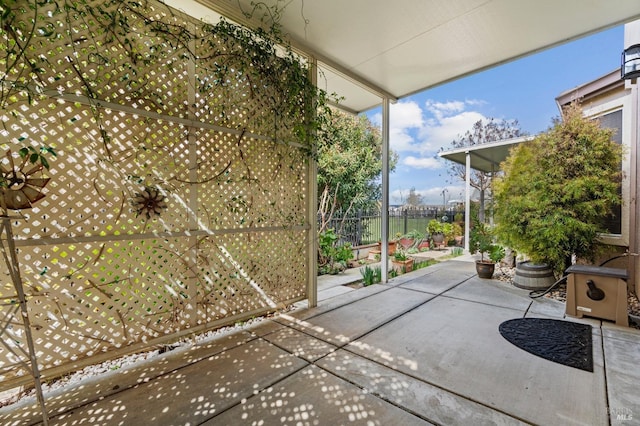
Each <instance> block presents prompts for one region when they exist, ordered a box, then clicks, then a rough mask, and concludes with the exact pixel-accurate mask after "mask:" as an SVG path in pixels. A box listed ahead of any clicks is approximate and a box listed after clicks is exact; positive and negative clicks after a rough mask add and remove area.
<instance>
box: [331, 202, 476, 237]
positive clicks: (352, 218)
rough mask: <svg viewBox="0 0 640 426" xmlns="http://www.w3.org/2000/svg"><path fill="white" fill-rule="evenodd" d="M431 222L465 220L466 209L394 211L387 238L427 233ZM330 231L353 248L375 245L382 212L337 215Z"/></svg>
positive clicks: (364, 211) (369, 211)
mask: <svg viewBox="0 0 640 426" xmlns="http://www.w3.org/2000/svg"><path fill="white" fill-rule="evenodd" d="M432 219H438V220H440V221H447V222H450V223H451V222H454V221H464V210H451V209H446V210H445V209H443V208H437V207H424V208H414V209H400V208H391V209H389V235H388V237H389V238H390V239H392V238H395V236H396V235H398V234H401V235H404V234H407V233H408V232H411V231H413V230H415V231H418V232H420V233H421V234H425V233H426V229H427V223H429V221H430V220H432ZM329 228H333V229H335V230H336V232H337V233H338V234H339V235H340V239H341V240H342V241H344V242H348V243H351V244H352V245H354V246H359V245H363V244H370V243H375V242H378V241H380V240H381V239H382V216H381V214H380V210H379V209H372V210H360V211H357V212H354V213H353V214H351V215H348V216H346V217H343V215H342V214H340V213H337V214H335V215H334V219H332V220H331V221H330V222H329Z"/></svg>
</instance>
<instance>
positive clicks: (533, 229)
mask: <svg viewBox="0 0 640 426" xmlns="http://www.w3.org/2000/svg"><path fill="white" fill-rule="evenodd" d="M611 136H612V130H610V129H602V128H600V127H599V125H598V123H597V121H593V120H589V119H586V118H584V117H583V116H582V111H581V110H580V108H579V107H578V106H576V105H572V106H571V107H569V108H568V109H567V110H565V111H564V120H563V121H560V120H555V123H554V125H553V126H552V127H551V128H550V129H549V130H548V131H547V132H545V133H543V134H541V135H539V136H538V137H536V138H535V139H534V140H533V141H531V142H529V143H524V144H521V145H520V146H518V147H517V148H515V149H514V151H513V152H512V153H511V155H510V157H509V158H508V159H507V160H506V161H505V163H504V164H503V170H504V176H503V177H501V178H498V179H496V181H495V184H494V196H495V200H496V212H495V217H496V221H497V233H498V236H499V237H500V239H501V240H502V241H503V242H504V243H506V244H507V245H508V246H510V247H511V248H513V249H516V250H518V251H520V252H523V253H525V254H527V255H528V256H529V257H530V258H531V260H532V261H534V262H539V263H542V262H544V263H548V264H549V265H550V266H551V267H553V269H554V270H555V271H556V273H557V274H561V273H562V272H563V271H564V270H565V269H566V267H567V266H568V265H569V262H570V259H571V256H572V255H576V256H578V257H580V258H584V259H591V260H593V258H594V256H595V255H596V254H597V251H596V248H597V247H598V246H599V244H598V243H597V236H598V234H599V233H601V232H606V231H607V230H606V229H603V228H602V223H603V219H604V218H605V217H606V216H607V215H608V214H610V213H611V211H612V209H613V207H615V206H617V205H619V204H620V203H621V197H620V193H619V184H620V178H621V172H620V162H621V158H622V148H621V146H620V145H618V144H616V143H615V142H613V141H612V140H611Z"/></svg>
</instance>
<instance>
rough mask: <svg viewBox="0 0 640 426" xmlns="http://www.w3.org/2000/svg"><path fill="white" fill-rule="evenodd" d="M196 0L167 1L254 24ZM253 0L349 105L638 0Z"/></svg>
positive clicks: (400, 92) (627, 16)
mask: <svg viewBox="0 0 640 426" xmlns="http://www.w3.org/2000/svg"><path fill="white" fill-rule="evenodd" d="M197 2H198V3H200V4H201V5H204V6H206V8H203V7H202V6H201V5H199V4H197V3H195V2H194V0H170V1H167V3H168V4H170V5H172V6H173V7H175V8H177V9H182V10H185V11H186V12H188V13H191V14H192V15H194V16H197V15H198V14H200V15H201V16H200V17H204V18H207V17H208V18H211V19H217V15H216V14H221V15H224V16H226V17H227V18H228V19H230V20H234V21H236V22H238V23H241V24H244V25H248V26H250V27H257V26H260V25H261V22H260V18H262V17H263V15H264V11H263V12H259V13H254V14H253V18H247V16H246V15H245V14H244V13H243V12H250V11H251V10H253V7H252V6H251V3H252V1H251V0H197ZM254 3H255V2H254ZM262 3H264V4H267V5H271V6H272V5H278V7H280V8H281V9H283V10H282V11H281V12H282V14H281V17H280V20H279V23H280V24H281V25H282V32H283V34H285V35H286V36H287V38H288V39H290V40H291V42H292V45H293V46H294V47H295V48H297V49H299V50H300V51H302V52H305V53H307V54H308V55H311V56H313V57H315V58H316V59H317V61H318V68H319V76H318V85H319V86H320V87H322V88H324V89H326V90H327V92H328V93H337V94H338V95H340V96H342V97H344V100H342V101H341V102H340V105H341V106H342V107H343V108H345V109H347V110H350V111H353V112H362V111H366V110H368V109H370V108H372V107H375V106H378V105H380V103H381V98H384V97H387V98H389V99H390V100H391V101H394V100H396V99H399V98H402V97H405V96H408V95H410V94H413V93H416V92H419V91H422V90H424V89H427V88H430V87H434V86H437V85H439V84H442V83H444V82H447V81H450V80H454V79H457V78H460V77H463V76H466V75H469V74H472V73H475V72H477V71H480V70H483V69H486V68H489V67H492V66H495V65H498V64H501V63H504V62H507V61H511V60H513V59H516V58H519V57H522V56H525V55H528V54H531V53H534V52H537V51H540V50H543V49H546V48H548V47H552V46H555V45H558V44H562V43H565V42H567V41H570V40H573V39H576V38H579V37H582V36H585V35H588V34H592V33H594V32H597V31H600V30H603V29H606V28H610V27H613V26H616V25H620V24H623V23H626V22H630V21H632V20H635V19H637V18H640V3H638V0H616V1H611V0H590V1H585V0H561V1H557V0H538V1H529V0H452V1H442V0H399V1H389V0H348V1H345V0H306V1H304V0H289V1H286V2H283V1H277V0H266V1H264V2H262ZM198 8H199V9H198ZM207 9H208V10H207ZM213 12H215V13H213ZM622 49H623V45H622V40H621V41H620V51H622Z"/></svg>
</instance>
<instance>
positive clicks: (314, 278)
mask: <svg viewBox="0 0 640 426" xmlns="http://www.w3.org/2000/svg"><path fill="white" fill-rule="evenodd" d="M309 78H310V79H311V81H312V83H313V85H314V86H316V85H317V81H318V61H317V60H316V58H313V57H310V58H309ZM314 103H315V100H314ZM312 138H313V139H314V141H313V147H312V151H313V152H314V154H315V152H316V150H317V142H316V141H315V135H313V136H312ZM315 158H316V156H315V155H312V156H311V158H309V168H308V173H307V174H308V179H309V181H308V183H307V196H308V198H307V199H308V202H307V210H308V212H307V223H308V224H309V229H308V231H307V250H308V252H307V301H308V303H309V307H310V308H313V307H315V306H317V305H318V238H317V237H318V164H317V162H316V159H315Z"/></svg>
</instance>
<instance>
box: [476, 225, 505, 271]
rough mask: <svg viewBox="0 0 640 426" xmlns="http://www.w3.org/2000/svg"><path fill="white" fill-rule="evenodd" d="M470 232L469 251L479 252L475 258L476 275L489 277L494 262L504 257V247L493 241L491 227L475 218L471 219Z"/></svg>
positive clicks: (493, 269)
mask: <svg viewBox="0 0 640 426" xmlns="http://www.w3.org/2000/svg"><path fill="white" fill-rule="evenodd" d="M470 234H471V235H470V236H469V251H470V252H471V253H472V254H475V253H480V260H476V272H477V273H478V277H480V278H491V277H492V276H493V273H494V271H495V267H496V263H498V262H500V261H501V260H502V259H503V258H504V254H505V251H504V247H502V246H500V245H498V244H495V243H494V241H493V232H492V231H491V228H489V226H487V224H486V223H483V222H480V221H479V220H478V219H477V218H474V220H473V227H472V228H471V233H470ZM485 255H486V258H485Z"/></svg>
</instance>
